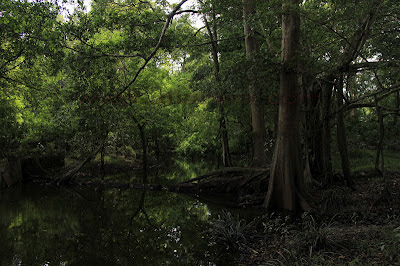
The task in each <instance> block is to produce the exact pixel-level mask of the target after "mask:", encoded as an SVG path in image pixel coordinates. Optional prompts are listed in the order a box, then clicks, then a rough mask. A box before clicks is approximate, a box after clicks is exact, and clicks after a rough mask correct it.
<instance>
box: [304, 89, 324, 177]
mask: <svg viewBox="0 0 400 266" xmlns="http://www.w3.org/2000/svg"><path fill="white" fill-rule="evenodd" d="M306 95H307V96H306V97H305V101H306V119H305V125H306V126H305V128H306V142H307V149H308V159H309V164H310V170H311V175H312V177H313V178H314V179H316V180H321V179H322V177H323V166H322V165H323V163H322V137H321V132H322V120H321V108H320V106H321V104H320V100H321V90H320V88H319V87H318V86H315V83H312V84H311V85H310V86H309V87H308V88H307V89H306Z"/></svg>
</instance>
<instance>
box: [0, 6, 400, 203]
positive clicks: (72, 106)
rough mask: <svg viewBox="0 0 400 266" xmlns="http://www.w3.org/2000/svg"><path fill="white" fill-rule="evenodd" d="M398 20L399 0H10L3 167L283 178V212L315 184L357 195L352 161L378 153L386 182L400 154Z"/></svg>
mask: <svg viewBox="0 0 400 266" xmlns="http://www.w3.org/2000/svg"><path fill="white" fill-rule="evenodd" d="M86 4H89V3H86ZM399 14H400V4H399V3H398V1H395V0H368V1H356V0H354V1H316V0H308V1H296V0H291V1H289V0H287V1H280V0H271V1H255V0H244V1H236V0H235V1H225V0H199V1H180V2H177V3H173V4H172V3H170V2H168V1H161V0H156V1H140V0H125V1H114V0H93V1H92V2H91V3H90V8H87V7H85V4H84V3H83V2H82V1H78V2H77V3H75V9H74V10H73V11H71V12H68V10H66V9H65V3H64V2H60V1H24V0H3V1H1V4H0V27H1V31H0V38H1V48H0V87H1V93H0V101H1V105H0V119H1V123H0V125H1V128H0V131H1V132H0V137H1V140H0V150H1V157H2V158H9V157H18V158H24V157H32V156H44V155H57V156H63V157H68V158H75V159H77V160H78V159H79V160H81V161H84V162H86V160H85V158H86V157H87V156H88V155H96V153H97V152H99V153H100V154H101V156H102V162H103V163H102V164H104V159H103V157H104V154H113V155H118V156H124V157H125V158H133V159H137V160H138V162H139V163H140V165H141V166H142V167H143V168H144V169H147V168H148V167H149V166H151V165H154V164H156V162H157V161H159V160H161V159H162V158H165V156H168V157H169V156H176V157H178V156H184V157H186V158H199V157H207V156H211V157H214V158H217V161H219V162H218V165H223V166H225V167H230V166H248V167H259V168H260V167H261V168H262V167H267V166H271V180H275V181H270V189H272V187H273V186H276V189H280V187H281V185H279V182H280V181H278V184H276V183H274V182H276V180H281V181H282V180H284V178H285V177H284V175H285V173H286V175H288V173H291V174H289V175H290V176H291V177H288V178H289V179H288V180H289V181H288V182H289V183H293V186H294V190H293V191H292V192H285V193H286V194H285V193H284V194H285V195H287V194H288V193H289V194H291V193H293V195H294V196H293V197H292V198H293V199H292V200H293V202H291V203H290V204H289V205H284V206H281V205H279V204H278V205H277V206H275V207H278V208H287V209H297V208H302V209H305V208H306V207H307V206H308V204H306V200H305V198H307V196H306V194H307V193H305V194H303V193H302V192H301V191H302V189H299V188H300V187H303V185H304V186H305V185H307V184H310V183H311V182H314V181H317V182H323V183H330V184H332V183H333V182H335V179H337V176H338V175H337V174H336V173H337V172H339V173H340V174H339V175H341V176H342V177H343V178H344V180H346V182H347V184H348V185H349V186H351V187H352V186H353V185H354V184H353V181H352V178H351V169H354V168H356V166H355V165H350V163H349V154H350V155H351V154H354V153H359V152H360V149H364V150H374V151H376V155H375V168H376V170H377V171H378V173H379V174H380V175H382V176H384V170H385V169H384V157H383V154H384V153H383V151H384V150H390V151H398V150H399V149H400V143H399V140H398V138H397V136H398V130H399V129H400V128H399V127H400V125H399V123H398V118H397V117H398V115H399V106H400V96H399V90H400V84H399V76H400V75H399V56H400V53H399V47H400V43H399V42H400V26H399V25H400V23H399ZM274 149H275V152H274ZM89 157H90V156H89ZM335 158H338V159H337V160H336V161H338V162H339V163H335V162H336V161H335ZM288 161H289V163H287V162H288ZM285 169H286V170H285ZM275 176H277V177H275ZM276 178H277V179H276ZM274 184H275V185H274ZM278 194H280V192H279V193H278ZM268 197H269V198H270V199H269V200H266V204H267V205H268V204H272V205H274V204H275V203H274V200H273V199H272V198H274V193H273V192H270V193H269V196H268ZM295 198H297V200H294V199H295ZM277 201H280V202H281V201H282V199H280V200H277ZM283 201H284V200H283Z"/></svg>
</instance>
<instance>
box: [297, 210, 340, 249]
mask: <svg viewBox="0 0 400 266" xmlns="http://www.w3.org/2000/svg"><path fill="white" fill-rule="evenodd" d="M301 218H302V227H303V235H302V241H304V243H305V245H306V246H307V247H308V249H309V253H310V257H311V254H312V253H313V252H314V251H318V250H319V249H322V248H325V247H327V246H330V245H332V244H333V240H332V238H331V236H332V228H331V227H332V225H333V222H332V220H333V218H334V217H333V218H332V219H331V220H330V221H329V222H328V223H326V222H322V223H317V222H316V221H315V218H314V217H313V216H312V215H310V214H309V213H304V214H303V215H302V217H301Z"/></svg>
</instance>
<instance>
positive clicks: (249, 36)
mask: <svg viewBox="0 0 400 266" xmlns="http://www.w3.org/2000/svg"><path fill="white" fill-rule="evenodd" d="M255 13H256V9H255V1H254V0H243V20H244V35H245V44H246V55H247V58H248V64H249V65H253V66H254V65H255V59H256V56H257V53H258V52H259V44H258V42H257V37H256V33H255V31H254V30H253V29H252V25H251V19H252V18H254V15H255ZM247 74H248V79H249V93H250V109H251V125H252V130H253V145H254V146H253V147H254V148H253V150H254V158H253V165H254V166H263V165H265V164H266V163H267V157H266V155H265V140H266V134H265V120H264V106H263V102H262V101H261V91H260V88H259V86H257V83H256V77H255V76H256V75H255V70H254V69H253V71H249V72H248V73H247Z"/></svg>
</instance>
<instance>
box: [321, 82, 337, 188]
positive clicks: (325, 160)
mask: <svg viewBox="0 0 400 266" xmlns="http://www.w3.org/2000/svg"><path fill="white" fill-rule="evenodd" d="M333 82H334V77H333V76H330V77H328V78H327V81H326V82H325V84H323V86H322V93H321V98H322V106H321V108H322V117H323V118H322V166H323V175H324V177H325V182H327V183H328V184H332V183H333V171H332V155H331V140H332V137H331V118H330V110H331V102H332V88H333Z"/></svg>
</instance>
